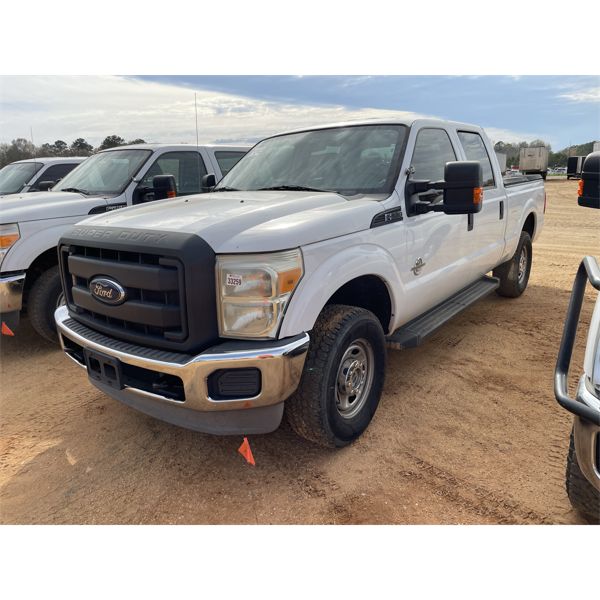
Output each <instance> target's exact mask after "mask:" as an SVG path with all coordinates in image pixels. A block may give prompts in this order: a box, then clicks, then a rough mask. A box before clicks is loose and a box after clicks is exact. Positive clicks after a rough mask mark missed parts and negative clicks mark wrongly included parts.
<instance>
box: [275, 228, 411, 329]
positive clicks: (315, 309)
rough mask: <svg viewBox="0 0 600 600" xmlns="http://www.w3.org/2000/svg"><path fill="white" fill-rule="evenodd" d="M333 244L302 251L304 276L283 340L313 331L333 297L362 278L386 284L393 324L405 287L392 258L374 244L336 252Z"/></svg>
mask: <svg viewBox="0 0 600 600" xmlns="http://www.w3.org/2000/svg"><path fill="white" fill-rule="evenodd" d="M332 242H333V244H329V243H327V242H324V243H323V244H314V245H311V246H308V247H305V248H303V249H302V254H303V257H304V277H303V278H302V281H301V282H300V283H299V285H298V287H297V288H296V291H295V292H294V295H293V296H292V299H291V301H290V304H289V305H288V307H287V310H286V314H285V317H284V320H283V323H282V326H281V330H280V337H282V338H283V337H288V336H293V335H297V334H299V333H302V332H305V331H310V330H311V329H312V328H313V326H314V324H315V321H316V320H317V317H318V316H319V314H320V313H321V311H322V310H323V307H324V306H325V304H326V303H327V301H328V300H329V299H330V298H331V296H333V294H334V293H335V292H336V291H337V290H339V289H340V288H341V287H342V286H343V285H344V284H346V283H348V282H349V281H352V280H353V279H356V278H357V277H361V276H363V275H375V276H377V277H379V278H380V279H381V280H382V281H383V282H384V283H385V285H386V287H387V289H388V292H389V294H390V300H391V305H392V322H393V320H394V315H395V313H396V306H397V302H398V297H401V295H402V292H403V288H402V284H401V282H400V276H399V274H398V271H397V269H396V264H395V262H394V260H393V258H392V256H391V255H390V254H389V253H388V252H387V251H386V250H385V249H383V248H382V247H380V246H377V245H375V244H369V243H363V244H358V245H353V246H350V247H347V248H344V249H336V248H331V246H332V245H334V246H335V240H332ZM324 246H325V247H324ZM325 255H326V256H325ZM392 282H394V284H393V285H392Z"/></svg>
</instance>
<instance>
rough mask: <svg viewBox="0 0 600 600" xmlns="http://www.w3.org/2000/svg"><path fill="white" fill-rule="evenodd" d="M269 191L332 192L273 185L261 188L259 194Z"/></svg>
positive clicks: (302, 186)
mask: <svg viewBox="0 0 600 600" xmlns="http://www.w3.org/2000/svg"><path fill="white" fill-rule="evenodd" d="M268 190H273V191H277V190H282V191H288V192H330V193H331V190H321V189H319V188H313V187H306V186H305V185H273V186H271V187H264V188H259V189H258V190H256V191H257V192H264V191H268Z"/></svg>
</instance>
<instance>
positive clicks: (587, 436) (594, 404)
mask: <svg viewBox="0 0 600 600" xmlns="http://www.w3.org/2000/svg"><path fill="white" fill-rule="evenodd" d="M577 400H578V401H579V402H583V403H584V404H585V405H587V406H589V407H590V408H592V409H594V410H598V411H600V400H599V399H598V398H596V397H595V396H594V395H593V394H592V393H591V392H590V391H589V390H588V389H587V386H586V384H585V375H584V376H583V377H582V378H581V380H580V381H579V387H578V388H577ZM599 434H600V427H598V426H597V425H595V424H594V423H591V422H590V421H588V420H587V419H582V418H581V417H578V416H575V420H574V422H573V437H574V440H575V453H576V454H577V462H578V464H579V468H580V469H581V472H582V473H583V474H584V476H585V478H586V479H587V480H588V481H589V482H590V483H591V484H592V485H593V486H594V487H595V488H596V489H597V490H598V491H600V472H599V470H598V469H599V467H600V465H598V462H597V461H598V460H600V459H599V458H598V457H597V455H596V452H597V444H598V443H599V442H598V435H599Z"/></svg>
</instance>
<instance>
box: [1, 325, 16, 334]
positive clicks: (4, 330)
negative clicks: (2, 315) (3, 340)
mask: <svg viewBox="0 0 600 600" xmlns="http://www.w3.org/2000/svg"><path fill="white" fill-rule="evenodd" d="M2 335H10V336H13V337H14V335H15V334H14V333H13V332H12V330H11V328H10V327H9V326H8V325H7V324H6V323H5V322H4V321H2Z"/></svg>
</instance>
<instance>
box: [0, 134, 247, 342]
mask: <svg viewBox="0 0 600 600" xmlns="http://www.w3.org/2000/svg"><path fill="white" fill-rule="evenodd" d="M248 149H249V146H200V147H197V146H192V145H189V144H176V145H173V144H139V145H132V146H120V147H118V148H112V149H110V150H104V151H102V152H99V153H97V154H95V155H93V156H91V157H90V158H88V159H86V160H85V162H83V163H82V164H80V165H79V166H78V167H77V168H75V169H74V170H73V171H71V172H70V173H69V174H68V175H67V176H65V177H64V179H62V180H61V181H60V183H59V184H58V185H56V186H55V187H54V188H53V189H52V190H50V191H46V192H38V193H28V194H13V195H8V196H3V197H1V198H0V318H1V319H2V323H3V331H5V332H8V331H10V332H14V330H15V328H16V327H17V325H18V322H19V316H20V313H21V310H22V308H23V307H25V308H26V309H27V312H28V315H29V318H30V320H31V324H32V325H33V327H34V328H35V329H36V331H37V332H38V333H39V334H40V335H42V336H43V337H45V338H47V339H49V340H53V339H56V326H55V323H54V310H55V308H56V307H57V306H58V305H59V304H60V303H61V302H62V291H61V286H60V278H59V272H58V259H57V253H56V245H57V243H58V240H59V238H60V236H61V235H62V234H63V233H64V232H65V231H66V230H67V229H68V228H69V227H70V226H71V225H73V224H74V223H77V221H81V220H82V219H84V218H85V217H87V216H88V215H93V214H98V213H104V212H107V211H111V210H114V209H117V208H122V207H124V206H132V205H134V204H143V203H145V202H148V201H151V200H154V198H155V195H156V194H159V193H162V197H166V195H176V194H177V195H179V196H187V195H190V194H198V193H201V192H203V191H205V190H206V189H208V188H207V185H211V184H212V185H214V183H215V181H211V180H212V179H215V180H218V179H220V178H221V176H222V175H224V174H225V173H227V172H228V171H229V169H231V167H232V166H233V165H234V164H235V163H236V162H237V161H238V160H239V159H240V158H241V157H242V156H243V155H244V154H245V153H246V152H247V151H248ZM165 175H171V176H172V177H173V178H174V180H175V187H176V189H175V190H174V191H175V193H170V194H165V193H164V191H165V190H164V189H160V190H158V189H155V188H154V187H153V186H154V184H155V182H156V181H159V182H162V183H164V180H165V177H164V176H165ZM211 175H214V177H211ZM156 177H158V179H157V180H155V178H156ZM203 178H204V181H203ZM167 179H169V178H168V177H167Z"/></svg>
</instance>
